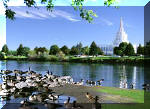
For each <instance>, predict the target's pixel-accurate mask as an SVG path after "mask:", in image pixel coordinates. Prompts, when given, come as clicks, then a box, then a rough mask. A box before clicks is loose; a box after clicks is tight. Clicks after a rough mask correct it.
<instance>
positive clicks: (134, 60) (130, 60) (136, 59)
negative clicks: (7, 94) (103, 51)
mask: <svg viewBox="0 0 150 109" xmlns="http://www.w3.org/2000/svg"><path fill="white" fill-rule="evenodd" d="M5 60H28V61H52V62H75V63H76V62H77V63H112V64H116V63H119V64H120V63H123V64H144V62H145V63H149V62H150V58H144V57H140V56H130V57H112V56H101V57H75V56H65V57H57V56H55V55H46V56H33V57H25V56H7V57H6V59H5Z"/></svg>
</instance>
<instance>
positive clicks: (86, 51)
mask: <svg viewBox="0 0 150 109" xmlns="http://www.w3.org/2000/svg"><path fill="white" fill-rule="evenodd" d="M81 53H82V54H85V55H89V47H88V46H86V47H83V48H82V49H81Z"/></svg>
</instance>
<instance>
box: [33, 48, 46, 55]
mask: <svg viewBox="0 0 150 109" xmlns="http://www.w3.org/2000/svg"><path fill="white" fill-rule="evenodd" d="M34 51H35V53H36V54H37V55H39V54H43V53H44V52H47V49H46V48H45V47H39V48H38V47H35V48H34Z"/></svg>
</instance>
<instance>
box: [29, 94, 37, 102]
mask: <svg viewBox="0 0 150 109" xmlns="http://www.w3.org/2000/svg"><path fill="white" fill-rule="evenodd" d="M36 100H37V98H36V95H35V94H33V95H31V96H29V101H31V102H34V101H36Z"/></svg>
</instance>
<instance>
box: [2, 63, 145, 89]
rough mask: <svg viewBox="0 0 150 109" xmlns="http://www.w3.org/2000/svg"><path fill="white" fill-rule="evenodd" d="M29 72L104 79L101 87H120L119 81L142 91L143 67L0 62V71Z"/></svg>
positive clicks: (86, 78)
mask: <svg viewBox="0 0 150 109" xmlns="http://www.w3.org/2000/svg"><path fill="white" fill-rule="evenodd" d="M29 66H30V67H31V70H34V71H37V72H38V73H43V74H44V73H45V72H46V71H47V70H50V71H52V72H53V73H54V74H56V75H59V76H65V75H70V76H72V77H73V79H74V81H80V79H84V80H92V81H97V80H100V79H102V78H103V79H104V82H103V83H102V86H110V87H121V85H120V83H121V81H126V82H127V84H128V87H129V85H130V84H131V83H135V88H136V89H142V84H143V83H144V67H143V66H132V65H119V64H115V65H113V64H88V63H85V64H83V63H62V62H61V63H60V62H31V61H0V70H1V69H8V70H14V69H18V70H25V71H26V70H28V67H29Z"/></svg>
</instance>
